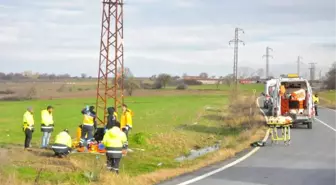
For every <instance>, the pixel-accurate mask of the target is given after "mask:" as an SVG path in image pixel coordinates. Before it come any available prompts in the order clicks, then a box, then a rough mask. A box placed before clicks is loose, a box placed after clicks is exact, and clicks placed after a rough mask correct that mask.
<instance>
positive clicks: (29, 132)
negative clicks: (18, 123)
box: [24, 128, 33, 148]
mask: <svg viewBox="0 0 336 185" xmlns="http://www.w3.org/2000/svg"><path fill="white" fill-rule="evenodd" d="M24 132H25V136H26V137H25V142H24V147H25V148H29V146H30V142H31V140H32V138H33V132H32V130H30V129H28V128H26V129H25V131H24Z"/></svg>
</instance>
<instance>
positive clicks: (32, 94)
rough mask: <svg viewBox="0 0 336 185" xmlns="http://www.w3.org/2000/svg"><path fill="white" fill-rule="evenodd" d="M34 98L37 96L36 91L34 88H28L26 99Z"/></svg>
mask: <svg viewBox="0 0 336 185" xmlns="http://www.w3.org/2000/svg"><path fill="white" fill-rule="evenodd" d="M36 96H37V91H36V88H35V87H32V88H30V89H29V91H28V92H27V94H26V98H27V99H28V100H32V99H34V98H36Z"/></svg>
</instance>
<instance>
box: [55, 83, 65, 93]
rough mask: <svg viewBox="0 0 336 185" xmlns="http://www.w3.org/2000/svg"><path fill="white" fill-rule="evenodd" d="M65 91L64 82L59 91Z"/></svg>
mask: <svg viewBox="0 0 336 185" xmlns="http://www.w3.org/2000/svg"><path fill="white" fill-rule="evenodd" d="M64 91H65V84H62V85H61V86H60V87H59V88H58V89H57V92H64Z"/></svg>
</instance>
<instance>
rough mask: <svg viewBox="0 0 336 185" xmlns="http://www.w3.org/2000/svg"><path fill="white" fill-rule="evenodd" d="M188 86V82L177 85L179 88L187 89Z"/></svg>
mask: <svg viewBox="0 0 336 185" xmlns="http://www.w3.org/2000/svg"><path fill="white" fill-rule="evenodd" d="M187 88H188V86H187V85H186V84H180V85H178V86H177V87H176V89H177V90H186V89H187Z"/></svg>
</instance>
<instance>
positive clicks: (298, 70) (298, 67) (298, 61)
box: [296, 56, 302, 76]
mask: <svg viewBox="0 0 336 185" xmlns="http://www.w3.org/2000/svg"><path fill="white" fill-rule="evenodd" d="M301 59H302V57H300V56H298V58H297V61H296V62H297V74H298V75H299V76H300V65H301V63H302V62H301Z"/></svg>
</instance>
